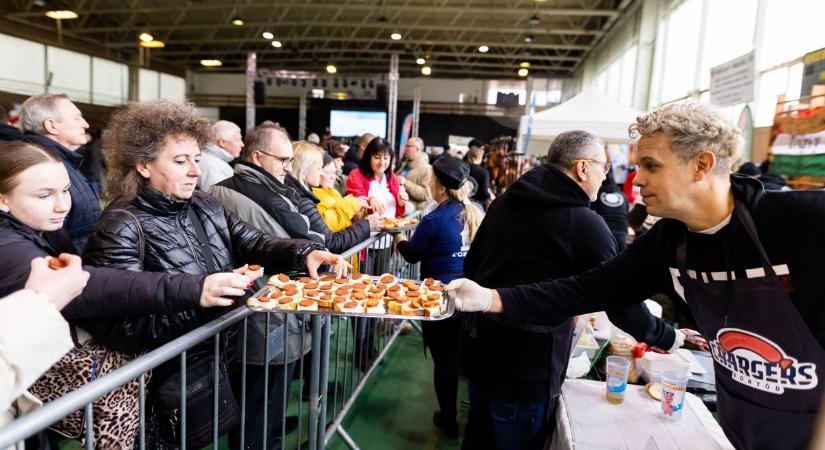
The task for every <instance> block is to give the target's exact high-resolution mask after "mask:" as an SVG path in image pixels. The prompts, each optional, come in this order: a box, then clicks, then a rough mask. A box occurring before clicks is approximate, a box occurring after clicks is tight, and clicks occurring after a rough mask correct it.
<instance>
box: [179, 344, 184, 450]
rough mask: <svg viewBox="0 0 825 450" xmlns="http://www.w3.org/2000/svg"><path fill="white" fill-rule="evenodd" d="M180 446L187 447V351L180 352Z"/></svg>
mask: <svg viewBox="0 0 825 450" xmlns="http://www.w3.org/2000/svg"><path fill="white" fill-rule="evenodd" d="M178 413H179V419H180V448H186V351H185V350H184V351H183V352H181V354H180V411H179V412H178Z"/></svg>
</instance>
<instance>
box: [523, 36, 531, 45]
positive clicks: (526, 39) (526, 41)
mask: <svg viewBox="0 0 825 450" xmlns="http://www.w3.org/2000/svg"><path fill="white" fill-rule="evenodd" d="M531 42H533V35H531V34H528V35H527V36H524V43H525V44H529V43H531Z"/></svg>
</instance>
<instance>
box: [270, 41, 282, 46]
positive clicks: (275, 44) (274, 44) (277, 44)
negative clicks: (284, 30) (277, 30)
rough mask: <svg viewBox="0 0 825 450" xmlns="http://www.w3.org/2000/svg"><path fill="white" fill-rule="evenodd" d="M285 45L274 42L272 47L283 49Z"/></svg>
mask: <svg viewBox="0 0 825 450" xmlns="http://www.w3.org/2000/svg"><path fill="white" fill-rule="evenodd" d="M283 45H284V44H282V43H281V41H272V46H273V47H275V48H281V47H283Z"/></svg>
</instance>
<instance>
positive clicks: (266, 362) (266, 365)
mask: <svg viewBox="0 0 825 450" xmlns="http://www.w3.org/2000/svg"><path fill="white" fill-rule="evenodd" d="M270 322H271V314H267V315H266V325H265V326H264V333H263V340H264V367H263V369H264V408H263V409H264V411H263V423H262V424H261V441H262V443H261V448H268V447H267V446H266V443H267V442H266V441H267V437H268V436H267V432H266V430H267V426H266V425H267V419H269V417H268V413H269V402H268V401H267V400H268V399H269V360H268V359H269V325H270Z"/></svg>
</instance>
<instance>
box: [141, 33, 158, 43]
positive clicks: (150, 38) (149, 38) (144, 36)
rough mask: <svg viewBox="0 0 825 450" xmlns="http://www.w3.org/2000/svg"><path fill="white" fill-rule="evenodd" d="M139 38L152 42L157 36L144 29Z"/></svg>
mask: <svg viewBox="0 0 825 450" xmlns="http://www.w3.org/2000/svg"><path fill="white" fill-rule="evenodd" d="M138 39H140V41H141V42H152V41H154V40H155V37H154V36H152V35H151V34H149V33H147V32H145V31H144V32H143V33H140V35H138Z"/></svg>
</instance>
